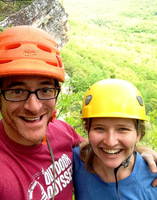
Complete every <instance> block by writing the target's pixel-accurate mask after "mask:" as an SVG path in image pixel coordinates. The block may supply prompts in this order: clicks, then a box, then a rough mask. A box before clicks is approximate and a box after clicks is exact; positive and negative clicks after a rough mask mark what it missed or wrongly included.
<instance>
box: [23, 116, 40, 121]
mask: <svg viewBox="0 0 157 200" xmlns="http://www.w3.org/2000/svg"><path fill="white" fill-rule="evenodd" d="M24 119H25V120H27V121H36V120H39V119H40V117H33V118H32V117H25V118H24Z"/></svg>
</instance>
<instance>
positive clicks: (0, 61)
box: [0, 60, 12, 64]
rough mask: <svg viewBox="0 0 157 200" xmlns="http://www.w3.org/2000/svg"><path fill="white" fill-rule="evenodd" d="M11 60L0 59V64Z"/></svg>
mask: <svg viewBox="0 0 157 200" xmlns="http://www.w3.org/2000/svg"><path fill="white" fill-rule="evenodd" d="M11 61H12V60H0V64H5V63H9V62H11Z"/></svg>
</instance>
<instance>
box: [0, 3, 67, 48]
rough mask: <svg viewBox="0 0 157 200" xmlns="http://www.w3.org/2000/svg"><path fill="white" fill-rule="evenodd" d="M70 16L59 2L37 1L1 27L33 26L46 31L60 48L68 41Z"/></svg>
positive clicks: (1, 24)
mask: <svg viewBox="0 0 157 200" xmlns="http://www.w3.org/2000/svg"><path fill="white" fill-rule="evenodd" d="M67 20H68V15H67V13H66V12H65V10H64V8H63V6H62V5H61V4H60V3H59V1H57V0H35V1H33V2H32V4H31V5H29V6H27V7H25V8H23V9H21V10H20V11H18V12H16V13H14V14H12V15H11V16H9V17H7V18H6V19H5V20H3V21H1V22H0V26H2V27H7V26H13V25H33V26H35V27H39V28H42V29H43V30H46V31H47V32H49V33H50V34H52V36H53V37H54V39H55V40H56V42H57V43H58V44H59V47H62V46H64V44H65V43H66V42H67V41H68V37H67V31H68V30H67Z"/></svg>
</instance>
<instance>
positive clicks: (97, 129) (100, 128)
mask: <svg viewBox="0 0 157 200" xmlns="http://www.w3.org/2000/svg"><path fill="white" fill-rule="evenodd" d="M94 130H96V131H104V128H103V127H95V128H94Z"/></svg>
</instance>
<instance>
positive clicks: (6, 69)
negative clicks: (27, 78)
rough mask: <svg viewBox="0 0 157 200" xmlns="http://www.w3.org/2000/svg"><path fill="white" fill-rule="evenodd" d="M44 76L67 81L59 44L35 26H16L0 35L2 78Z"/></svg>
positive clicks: (0, 69) (0, 68) (0, 75)
mask: <svg viewBox="0 0 157 200" xmlns="http://www.w3.org/2000/svg"><path fill="white" fill-rule="evenodd" d="M12 75H40V76H46V77H52V78H54V79H56V80H58V81H61V82H63V81H64V68H63V64H62V60H61V57H60V52H59V50H58V48H57V43H56V42H55V41H54V39H53V38H52V36H51V35H49V34H48V33H47V32H45V31H43V30H41V29H39V28H35V27H33V26H27V25H22V26H14V27H11V28H7V29H5V30H4V31H3V32H1V33H0V77H8V76H12Z"/></svg>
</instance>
